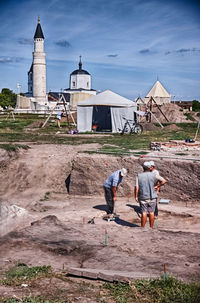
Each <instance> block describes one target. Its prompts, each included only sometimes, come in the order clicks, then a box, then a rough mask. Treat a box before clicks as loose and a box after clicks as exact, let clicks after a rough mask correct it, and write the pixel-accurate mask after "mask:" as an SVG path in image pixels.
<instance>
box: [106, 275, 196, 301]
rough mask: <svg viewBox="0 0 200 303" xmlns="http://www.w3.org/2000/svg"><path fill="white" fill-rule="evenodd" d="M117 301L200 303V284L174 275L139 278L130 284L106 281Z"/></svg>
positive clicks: (111, 294)
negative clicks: (148, 278)
mask: <svg viewBox="0 0 200 303" xmlns="http://www.w3.org/2000/svg"><path fill="white" fill-rule="evenodd" d="M104 287H105V288H106V289H108V290H109V295H110V296H111V297H112V298H113V299H114V300H115V302H116V303H133V302H134V303H172V302H173V303H199V302H200V285H198V284H195V283H184V282H181V281H179V280H177V279H175V278H174V277H168V278H167V279H166V280H164V278H161V279H152V280H138V281H135V282H132V283H130V284H122V283H114V284H111V283H105V285H104Z"/></svg>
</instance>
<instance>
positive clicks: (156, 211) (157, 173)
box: [149, 161, 160, 219]
mask: <svg viewBox="0 0 200 303" xmlns="http://www.w3.org/2000/svg"><path fill="white" fill-rule="evenodd" d="M149 163H150V165H151V166H150V171H151V172H152V173H153V174H154V175H155V176H156V175H158V176H160V173H159V171H158V170H157V169H155V163H154V161H149ZM159 182H160V181H158V182H157V185H158V184H159ZM159 189H160V187H159V186H157V195H158V194H159ZM157 200H158V199H157ZM154 217H155V219H156V218H157V217H158V201H156V208H155V213H154Z"/></svg>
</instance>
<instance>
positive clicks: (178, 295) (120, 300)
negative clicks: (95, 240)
mask: <svg viewBox="0 0 200 303" xmlns="http://www.w3.org/2000/svg"><path fill="white" fill-rule="evenodd" d="M52 277H54V278H57V279H60V281H62V282H64V281H65V282H66V286H65V284H64V283H62V286H61V287H60V288H59V287H58V285H59V282H58V281H57V284H56V285H55V286H54V284H53V283H52V285H51V284H50V285H51V287H50V288H47V289H46V290H45V293H44V289H43V287H42V288H41V291H40V288H37V290H38V291H40V292H38V295H37V296H36V297H35V296H33V295H31V293H32V287H33V288H34V287H35V286H36V285H43V284H42V283H43V279H44V278H49V279H50V281H51V278H52ZM36 279H37V281H38V282H37V284H35V282H36ZM0 282H1V284H3V285H4V286H8V287H10V286H12V287H13V288H14V287H16V290H19V289H21V292H20V293H21V296H22V299H16V297H14V296H13V297H12V298H11V297H10V298H8V297H7V298H6V297H0V302H2V303H16V302H23V303H64V302H65V303H72V302H74V301H76V297H77V296H78V297H79V296H81V297H84V296H86V297H88V298H90V299H94V301H95V302H96V301H97V302H102V303H103V302H104V303H105V302H115V303H172V302H173V303H199V302H200V285H199V284H196V283H185V282H182V281H180V280H178V279H175V278H174V277H171V276H169V277H168V278H167V279H164V278H163V277H161V278H160V279H151V280H144V279H141V280H137V281H135V282H129V284H128V283H117V282H116V283H110V282H107V283H103V284H99V285H98V284H91V283H86V282H84V281H83V282H81V283H77V282H76V281H72V280H69V279H68V278H67V277H66V274H65V273H64V272H61V271H60V272H56V273H55V272H53V271H52V270H51V267H50V266H36V267H28V266H27V265H26V264H23V263H21V264H18V265H16V266H14V267H12V268H10V270H9V271H7V272H6V273H5V275H4V278H3V279H2V280H1V281H0ZM50 283H51V282H50ZM69 283H70V284H69ZM22 284H28V290H29V296H27V289H26V288H21V285H22ZM45 285H46V284H45ZM37 287H39V286H37ZM22 289H23V292H22ZM8 290H9V288H8ZM71 290H72V291H71ZM23 294H25V296H23Z"/></svg>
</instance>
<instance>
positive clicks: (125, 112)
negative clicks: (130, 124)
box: [77, 90, 137, 133]
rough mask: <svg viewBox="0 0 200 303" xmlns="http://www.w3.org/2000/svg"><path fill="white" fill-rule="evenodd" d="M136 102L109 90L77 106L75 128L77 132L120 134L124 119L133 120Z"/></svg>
mask: <svg viewBox="0 0 200 303" xmlns="http://www.w3.org/2000/svg"><path fill="white" fill-rule="evenodd" d="M136 110H137V105H136V102H134V101H131V100H129V99H127V98H124V97H122V96H120V95H118V94H116V93H113V92H112V91H110V90H106V91H104V92H102V93H100V94H98V95H96V96H93V97H91V98H88V99H87V100H84V101H81V102H79V103H78V105H77V128H78V131H79V132H86V131H91V130H92V125H97V126H98V128H97V131H110V132H113V133H116V132H120V131H121V130H122V129H123V125H124V123H125V119H123V117H124V118H126V119H132V120H134V117H135V111H136Z"/></svg>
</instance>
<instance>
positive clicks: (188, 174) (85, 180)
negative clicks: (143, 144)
mask: <svg viewBox="0 0 200 303" xmlns="http://www.w3.org/2000/svg"><path fill="white" fill-rule="evenodd" d="M141 162H142V161H141V160H140V159H137V158H135V157H133V156H132V157H124V158H121V157H111V156H107V155H78V156H77V157H76V158H75V159H74V162H73V169H72V172H71V182H70V190H69V192H70V194H76V195H103V194H104V193H103V183H104V182H105V180H106V178H107V177H108V176H109V175H110V174H111V173H112V172H113V171H115V170H117V169H119V168H121V167H125V168H126V169H127V170H128V175H127V176H126V177H125V178H124V180H123V182H122V184H121V185H120V187H119V190H118V195H119V196H124V197H128V196H133V194H134V186H135V177H136V175H137V173H139V172H142V166H141ZM155 162H156V166H157V168H158V169H159V171H160V174H161V175H162V176H163V177H165V178H166V179H167V181H168V182H167V184H166V186H165V187H164V189H162V193H161V196H162V195H164V197H167V198H169V199H172V200H174V199H177V200H191V199H193V200H196V201H199V196H200V187H199V182H200V163H193V162H191V163H187V162H185V161H175V160H156V161H155Z"/></svg>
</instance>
